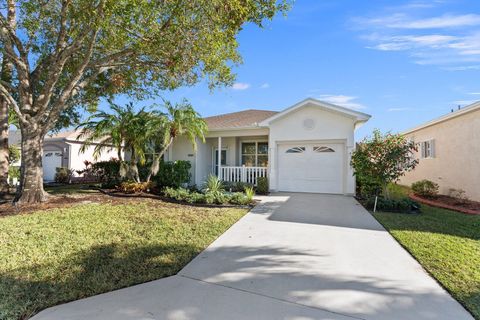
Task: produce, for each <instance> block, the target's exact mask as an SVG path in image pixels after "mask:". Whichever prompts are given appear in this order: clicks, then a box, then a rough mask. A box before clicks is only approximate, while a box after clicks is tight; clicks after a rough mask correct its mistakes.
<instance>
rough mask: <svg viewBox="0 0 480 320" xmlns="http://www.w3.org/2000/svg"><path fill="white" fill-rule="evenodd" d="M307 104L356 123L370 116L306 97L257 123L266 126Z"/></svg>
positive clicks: (364, 120)
mask: <svg viewBox="0 0 480 320" xmlns="http://www.w3.org/2000/svg"><path fill="white" fill-rule="evenodd" d="M307 105H314V106H316V107H320V108H323V109H326V110H329V111H332V112H336V113H339V114H342V115H344V116H347V117H350V118H353V119H355V120H356V121H355V122H356V123H358V122H366V121H367V120H368V119H370V117H371V116H370V115H369V114H366V113H363V112H359V111H355V110H352V109H348V108H345V107H341V106H337V105H334V104H331V103H328V102H324V101H320V100H317V99H313V98H307V99H305V100H302V101H300V102H298V103H296V104H294V105H293V106H291V107H289V108H287V109H285V110H283V111H282V112H279V113H277V114H275V115H273V116H271V117H270V118H268V119H265V120H263V121H262V122H260V123H259V126H262V127H268V126H269V125H270V123H272V122H273V121H276V120H278V119H280V118H283V117H285V116H286V115H287V114H289V113H290V112H293V111H295V110H297V109H300V108H303V107H305V106H307Z"/></svg>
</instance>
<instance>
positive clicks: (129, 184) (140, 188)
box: [118, 181, 153, 193]
mask: <svg viewBox="0 0 480 320" xmlns="http://www.w3.org/2000/svg"><path fill="white" fill-rule="evenodd" d="M152 186H153V183H152V182H134V181H125V182H122V183H120V186H118V190H120V191H122V192H125V193H137V192H147V191H149V190H150V188H152Z"/></svg>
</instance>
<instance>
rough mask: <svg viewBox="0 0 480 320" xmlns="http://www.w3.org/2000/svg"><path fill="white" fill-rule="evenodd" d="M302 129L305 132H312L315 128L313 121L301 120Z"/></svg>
mask: <svg viewBox="0 0 480 320" xmlns="http://www.w3.org/2000/svg"><path fill="white" fill-rule="evenodd" d="M303 127H304V128H305V129H307V130H313V129H314V128H315V121H314V120H313V119H310V118H309V119H305V120H303Z"/></svg>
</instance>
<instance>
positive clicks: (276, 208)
mask: <svg viewBox="0 0 480 320" xmlns="http://www.w3.org/2000/svg"><path fill="white" fill-rule="evenodd" d="M34 319H37V320H40V319H59V320H60V319H62V320H67V319H118V320H122V319H175V320H177V319H178V320H183V319H205V320H207V319H209V320H211V319H291V320H293V319H297V320H300V319H301V320H306V319H324V320H327V319H332V320H333V319H335V320H339V319H342V320H344V319H403V320H405V319H415V320H422V319H439V320H441V319H445V320H447V319H456V320H462V319H473V318H472V317H471V316H470V314H469V313H468V312H467V311H465V309H464V308H463V307H462V306H461V305H460V304H459V303H457V302H456V301H455V300H454V299H453V298H451V297H450V296H449V295H448V293H446V292H445V291H444V290H443V289H442V288H441V287H440V286H439V285H438V284H437V283H436V282H435V281H434V280H433V279H432V278H431V277H430V276H429V275H428V274H427V273H426V272H425V271H424V270H423V269H422V267H421V266H420V265H419V264H418V263H417V262H416V261H415V260H414V259H413V258H412V257H411V256H410V255H409V254H408V253H407V252H406V251H405V250H404V249H403V248H402V247H401V246H400V245H399V244H398V243H397V242H396V241H395V240H394V239H393V238H392V237H391V236H390V235H389V234H388V233H387V232H386V231H385V230H384V229H383V228H382V226H381V225H380V224H379V223H378V222H377V221H376V220H375V219H374V218H373V217H372V216H371V215H370V214H369V213H368V212H367V211H365V210H364V209H363V208H362V207H361V206H360V205H359V204H358V203H357V202H356V201H355V200H354V199H353V198H351V197H344V196H334V195H317V194H275V195H273V196H270V197H265V198H264V201H263V202H262V204H261V205H259V206H257V207H256V208H255V209H254V210H253V211H252V212H250V213H249V214H248V215H246V216H245V217H244V218H243V219H241V220H240V221H239V222H237V223H236V224H235V225H234V226H233V227H232V228H230V229H229V230H228V231H227V232H226V233H224V234H223V235H222V236H221V237H220V238H218V239H217V240H216V241H215V242H214V243H213V244H212V245H211V246H210V247H209V248H208V249H207V250H205V251H204V252H203V253H201V254H200V255H199V256H198V257H196V258H195V259H194V260H193V261H192V262H191V263H190V264H188V265H187V266H186V267H185V268H184V269H183V270H182V271H181V272H180V273H179V274H178V275H176V276H173V277H169V278H166V279H161V280H157V281H152V282H149V283H146V284H142V285H138V286H134V287H130V288H126V289H121V290H117V291H114V292H111V293H107V294H103V295H99V296H95V297H91V298H87V299H83V300H79V301H75V302H72V303H68V304H65V305H61V306H58V307H54V308H50V309H47V310H45V311H43V312H41V313H40V314H38V315H37V316H35V317H34Z"/></svg>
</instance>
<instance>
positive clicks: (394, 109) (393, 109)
mask: <svg viewBox="0 0 480 320" xmlns="http://www.w3.org/2000/svg"><path fill="white" fill-rule="evenodd" d="M408 110H412V108H388V109H387V111H388V112H399V111H408Z"/></svg>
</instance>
